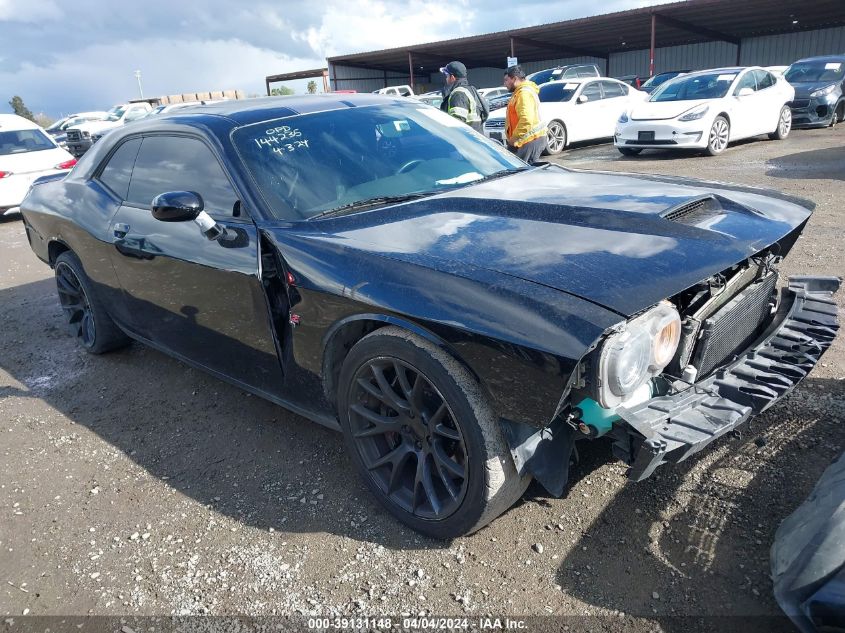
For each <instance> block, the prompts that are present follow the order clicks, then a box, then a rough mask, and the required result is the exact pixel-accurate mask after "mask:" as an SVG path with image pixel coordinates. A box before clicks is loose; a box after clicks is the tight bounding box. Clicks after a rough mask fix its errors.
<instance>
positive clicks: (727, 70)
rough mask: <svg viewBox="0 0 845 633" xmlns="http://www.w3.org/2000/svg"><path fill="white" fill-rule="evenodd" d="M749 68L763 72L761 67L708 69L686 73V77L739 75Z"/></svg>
mask: <svg viewBox="0 0 845 633" xmlns="http://www.w3.org/2000/svg"><path fill="white" fill-rule="evenodd" d="M749 68H757V69H758V70H763V69H762V68H760V67H759V66H728V67H726V68H707V69H705V70H694V71H693V72H691V73H685V74H684V76H685V77H695V76H697V75H712V74H714V73H719V74H722V75H730V74H732V73H736V74H739V73H741V72H742V71H743V70H748V69H749Z"/></svg>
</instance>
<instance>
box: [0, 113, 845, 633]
mask: <svg viewBox="0 0 845 633" xmlns="http://www.w3.org/2000/svg"><path fill="white" fill-rule="evenodd" d="M844 141H845V126H840V127H839V128H837V129H836V130H835V131H833V130H829V129H824V130H813V131H795V132H794V133H793V134H792V135H791V136H790V137H789V139H787V140H786V141H784V142H769V141H759V142H750V143H742V144H739V145H737V146H734V147H732V148H731V149H729V150H728V152H727V153H726V154H724V155H722V156H720V157H717V158H704V157H699V156H694V155H676V154H668V153H657V152H651V153H648V152H647V153H646V154H644V155H643V156H641V157H639V158H635V159H628V158H622V157H621V156H619V154H618V153H617V152H616V151H615V150H614V149H613V148H612V147H610V146H608V145H594V146H587V147H581V148H577V149H574V150H570V151H568V152H566V153H565V154H564V155H563V156H562V157H560V158H558V159H557V160H558V161H559V162H561V163H562V164H564V165H567V166H572V167H577V168H585V169H603V170H612V171H636V172H647V173H661V174H675V175H682V176H695V177H700V178H706V179H712V180H722V181H732V182H740V183H745V184H750V185H758V186H764V187H771V188H775V189H780V190H783V191H787V192H789V193H792V194H796V195H800V196H804V197H807V198H810V199H812V200H813V201H815V202H816V203H817V204H818V209H817V211H816V213H815V215H814V216H813V218H812V220H811V222H810V224H809V226H808V228H807V230H806V231H805V233H804V236H803V237H802V238H801V239H800V240H799V242H798V244H797V245H796V247H795V249H794V251H793V253H792V254H791V256H790V257H789V258H788V260H787V261H786V262H785V263H784V265H783V266H782V270H783V271H784V272H785V273H787V274H797V273H809V274H828V275H829V274H840V275H841V274H842V273H843V271H845V254H843V248H842V244H843V243H845V228H844V227H845V222H843V208H842V201H843V200H845V182H844V181H843V180H845V170H843V165H844V164H845V143H844ZM838 300H839V305H840V313H841V308H842V306H843V301H845V292H840V293H839V295H838ZM0 322H2V324H3V326H2V330H0V454H1V455H2V458H1V459H0V614H7V615H6V617H5V619H4V620H2V621H0V629H2V628H3V626H4V624H3V622H5V626H11V625H10V624H9V623H10V621H14V618H12V617H11V616H15V617H16V618H18V620H20V617H19V616H21V615H22V614H27V613H28V614H32V615H80V616H82V615H87V614H96V615H189V614H207V613H208V614H220V615H232V614H247V615H251V616H253V615H254V616H262V615H290V614H322V615H334V614H345V615H377V614H390V615H393V616H398V615H400V614H421V613H426V614H438V615H459V616H468V617H469V616H471V617H476V616H480V615H484V614H494V615H500V616H501V615H505V614H507V615H511V616H548V615H552V614H553V615H556V616H561V615H567V616H583V615H590V616H596V615H598V616H605V617H604V618H593V619H588V620H579V621H578V622H579V623H581V624H585V625H587V626H595V627H596V628H597V629H601V630H632V631H646V630H648V631H651V630H667V631H669V630H671V631H676V630H677V631H681V630H687V629H688V628H689V621H686V620H673V619H671V618H667V617H666V616H710V615H728V616H773V615H778V614H779V610H778V607H777V605H776V603H775V602H774V600H773V598H772V587H771V581H770V579H769V565H768V552H769V547H770V545H771V542H772V538H773V535H774V532H775V530H776V528H777V526H778V524H779V523H780V522H781V521H782V520H783V519H784V518H785V517H786V516H787V515H788V514H789V513H790V512H791V511H792V510H793V509H794V508H795V507H796V506H797V505H798V504H799V503H800V502H801V501H802V500H803V498H804V497H805V496H806V495H807V493H808V492H809V491H810V489H811V488H812V486H813V483H814V482H815V481H816V479H817V478H818V477H819V475H820V474H821V473H822V471H823V470H824V468H825V467H826V466H827V465H828V464H829V463H830V462H831V461H832V460H833V459H834V457H836V456H837V455H838V454H839V453H840V452H841V451H842V450H843V446H845V424H843V419H845V413H843V411H845V380H843V379H844V378H845V362H843V360H845V343H844V342H843V337H842V336H840V337H839V338H838V339H837V341H836V342H835V344H834V346H833V347H832V348H831V349H830V350H829V352H828V353H827V355H826V356H825V357H824V359H823V363H822V364H820V365H819V366H818V367H817V368H816V370H815V371H814V372H813V374H812V375H811V377H810V378H808V379H807V380H806V381H805V382H804V383H803V384H802V385H801V386H800V387H799V388H798V389H796V390H795V392H793V394H792V395H791V396H790V397H788V398H787V399H785V400H784V401H783V402H781V403H779V404H778V405H777V406H775V407H773V408H772V409H771V410H770V411H768V412H767V413H766V414H765V415H763V416H762V417H760V418H757V419H756V420H754V421H752V422H751V423H750V424H748V425H746V426H745V427H744V428H743V429H742V432H741V435H739V436H732V437H727V438H723V439H721V440H719V441H717V442H716V443H715V444H714V445H713V446H712V447H711V448H710V449H709V450H706V451H705V452H704V453H703V454H701V455H700V456H698V457H697V458H693V459H691V460H689V462H687V463H685V464H683V465H681V466H678V467H664V468H663V469H662V470H660V471H659V472H658V473H657V475H655V476H654V477H652V478H651V479H649V480H647V481H646V482H644V483H640V484H629V483H627V482H626V479H625V467H624V465H623V464H622V463H620V462H617V461H614V460H613V458H612V457H611V455H610V450H609V445H608V444H607V443H605V442H596V443H592V444H590V445H588V446H586V447H584V448H583V449H582V450H581V461H580V464H579V465H578V467H577V468H576V469H575V471H574V481H573V483H572V486H571V488H570V489H569V491H568V493H567V496H566V497H565V498H563V499H554V498H549V497H548V496H547V495H545V494H544V492H543V491H542V489H540V488H539V487H537V486H532V487H531V488H530V489H529V491H528V493H527V494H526V496H525V497H524V499H523V500H522V501H521V502H520V503H519V504H518V505H517V506H516V507H514V508H513V509H511V510H510V511H509V512H508V513H506V514H505V515H504V516H502V517H501V518H499V519H498V520H496V521H495V522H494V523H493V524H492V525H491V526H489V527H487V528H485V529H483V530H481V531H480V532H478V533H476V534H475V535H473V536H470V537H466V538H461V539H457V540H455V541H453V542H450V543H446V542H438V541H433V540H429V539H427V538H424V537H421V536H418V535H417V534H415V533H414V532H412V531H410V530H407V529H405V528H404V527H402V526H401V525H400V524H398V523H397V522H395V521H394V520H392V519H391V518H389V517H388V516H387V515H386V514H385V513H384V512H382V511H381V510H380V508H379V506H378V505H377V504H376V503H375V502H374V501H373V499H372V498H370V496H369V495H368V494H367V492H366V491H365V489H364V487H363V485H362V483H361V482H360V481H359V480H358V478H357V477H356V476H354V473H353V472H351V469H350V462H349V460H348V459H347V457H346V455H345V454H344V450H343V445H342V441H341V437H340V436H339V435H336V434H334V433H332V432H330V431H327V430H325V429H323V428H321V427H319V426H317V425H313V424H311V423H309V422H307V421H305V420H304V419H302V418H300V417H298V416H296V415H293V414H291V413H288V412H286V411H285V410H283V409H281V408H278V407H276V406H274V405H272V404H270V403H268V402H264V401H261V400H259V399H258V398H256V397H253V396H250V395H249V394H247V393H244V392H242V391H240V390H238V389H236V388H233V387H230V386H229V385H227V384H224V383H222V382H219V381H217V380H215V379H214V378H211V377H209V376H206V375H204V374H202V373H200V372H198V371H195V370H193V369H190V368H188V367H186V366H185V365H183V364H180V363H179V362H177V361H174V360H171V359H170V358H168V357H166V356H163V355H162V354H160V353H158V352H155V351H153V350H151V349H147V348H145V347H143V346H141V345H139V344H133V345H132V346H131V347H129V348H128V349H125V350H123V351H120V352H116V353H112V354H108V355H105V356H100V357H93V356H89V355H87V354H85V353H84V352H81V351H79V350H78V349H77V348H76V347H75V344H74V342H73V341H72V340H71V339H70V338H69V337H68V336H66V334H65V333H64V330H63V329H62V328H61V325H60V309H59V304H58V300H57V297H56V292H55V286H54V282H53V281H52V273H51V271H50V270H49V268H48V267H47V266H45V265H43V264H42V263H41V262H39V261H38V260H37V259H36V258H35V256H34V255H33V254H32V252H31V251H30V249H29V246H28V245H27V241H26V237H25V235H24V231H23V227H22V224H21V222H20V218H19V217H14V216H12V217H7V218H5V219H3V220H2V221H0ZM548 621H549V620H547V622H548ZM557 622H562V621H560V620H558V621H557ZM572 622H575V621H572ZM755 622H758V628H760V630H772V629H778V628H787V629H788V627H787V626H786V624H785V623H783V622H782V621H778V622H776V623H771V622H770V623H768V624H765V625H764V624H762V623H763V622H764V620H762V619H761V620H755Z"/></svg>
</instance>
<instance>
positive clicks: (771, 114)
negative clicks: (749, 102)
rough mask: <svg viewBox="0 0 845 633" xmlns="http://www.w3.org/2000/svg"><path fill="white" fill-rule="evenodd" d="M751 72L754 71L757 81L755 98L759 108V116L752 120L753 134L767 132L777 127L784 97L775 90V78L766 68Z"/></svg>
mask: <svg viewBox="0 0 845 633" xmlns="http://www.w3.org/2000/svg"><path fill="white" fill-rule="evenodd" d="M751 72H752V73H754V78H755V80H756V81H757V99H758V103H759V108H760V112H759V116H758V117H756V118H755V120H754V121H755V124H756V126H755V129H754V134H768V133H770V132H773V131H774V130H775V129H776V128H777V125H778V122H779V121H780V109H781V108H782V107H783V104H784V99H783V98H781V96H780V94H779V92H778V90H777V87H776V86H777V79H775V77H774V75H772V73H770V72H768V71H766V70H753V71H751Z"/></svg>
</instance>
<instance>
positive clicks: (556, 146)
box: [547, 123, 566, 152]
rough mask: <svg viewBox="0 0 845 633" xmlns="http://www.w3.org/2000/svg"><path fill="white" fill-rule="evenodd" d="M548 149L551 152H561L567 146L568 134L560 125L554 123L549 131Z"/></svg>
mask: <svg viewBox="0 0 845 633" xmlns="http://www.w3.org/2000/svg"><path fill="white" fill-rule="evenodd" d="M548 137H549V138H548V141H547V144H548V148H549V151H550V152H559V151H561V150H562V149H563V146H564V145H566V132H565V131H564V129H563V126H562V125H561V124H560V123H552V124H551V125H549V130H548Z"/></svg>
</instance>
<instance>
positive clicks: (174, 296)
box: [111, 135, 283, 396]
mask: <svg viewBox="0 0 845 633" xmlns="http://www.w3.org/2000/svg"><path fill="white" fill-rule="evenodd" d="M169 191H194V192H197V193H199V194H200V196H201V197H202V199H203V201H204V205H205V210H206V211H207V212H208V213H209V214H210V215H211V216H212V217H213V218H214V219H215V220H216V221H217V222H218V223H219V224H221V225H222V226H224V227H225V228H226V230H227V233H229V235H230V236H231V237H233V238H235V239H232V240H228V241H223V240H218V241H213V240H209V239H207V238H206V237H205V236H204V235H203V233H202V231H201V230H200V228H199V226H197V224H196V223H194V222H190V221H188V222H162V221H159V220H156V219H155V218H154V217H153V216H152V213H151V211H150V206H151V201H152V200H153V198H154V197H155V196H157V195H159V194H161V193H164V192H169ZM111 229H112V232H111V235H112V239H113V249H111V259H112V263H113V265H114V269H115V273H116V275H117V278H118V280H119V283H120V285H121V287H122V289H123V292H124V304H125V314H126V320H127V323H128V326H129V328H130V329H131V330H132V331H133V332H134V333H135V334H136V335H138V336H140V337H142V338H144V339H146V340H147V341H149V342H150V343H152V344H153V345H155V346H158V347H159V348H162V349H164V350H166V351H168V352H170V353H173V354H176V355H178V356H180V357H183V358H184V359H187V360H189V361H193V362H195V363H198V364H200V365H202V366H203V367H205V368H207V369H210V370H212V371H215V372H219V373H220V374H223V375H226V376H231V377H233V378H236V379H237V380H239V381H241V382H244V383H246V384H248V385H250V386H252V387H254V388H256V389H260V390H262V391H264V392H266V393H269V394H273V395H277V396H278V395H281V390H282V384H283V381H282V369H281V365H280V363H279V357H278V354H277V349H276V344H275V340H274V337H273V333H272V328H271V324H270V317H269V310H268V307H267V304H266V299H265V296H264V292H263V288H262V285H261V281H260V278H259V244H258V235H257V230H256V228H255V225H254V224H253V223H252V221H251V220H250V219H249V218H248V217H246V213H245V211H244V210H243V209H242V208H241V204H240V202H239V201H238V197H237V195H236V193H235V191H234V189H233V187H232V185H231V183H230V180H229V179H228V177H227V176H226V173H225V172H224V170H223V168H222V167H221V164H220V163H219V161H218V159H217V157H216V156H215V155H214V153H213V152H212V151H211V149H210V148H209V147H208V146H207V145H206V144H205V143H204V142H203V141H202V140H200V139H199V138H196V137H188V136H174V135H152V136H145V137H143V138H142V140H141V144H140V147H139V150H138V154H137V158H136V159H135V162H134V167H133V168H132V175H131V178H130V180H129V185H128V188H127V191H126V194H125V197H124V200H123V203H122V204H121V205H120V207H119V208H118V210H117V213H116V214H115V215H114V217H113V219H112V225H111Z"/></svg>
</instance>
